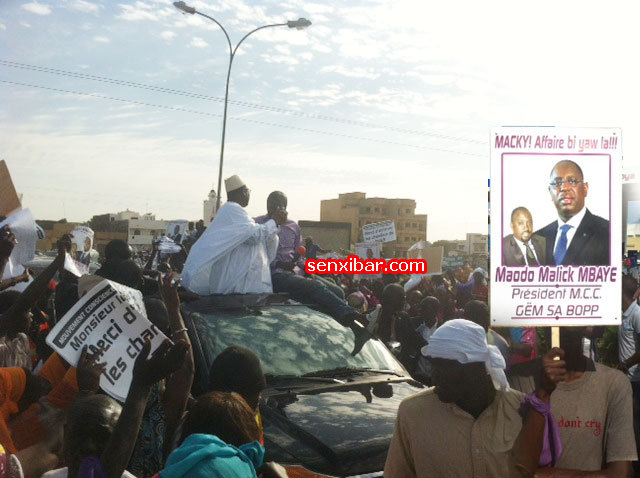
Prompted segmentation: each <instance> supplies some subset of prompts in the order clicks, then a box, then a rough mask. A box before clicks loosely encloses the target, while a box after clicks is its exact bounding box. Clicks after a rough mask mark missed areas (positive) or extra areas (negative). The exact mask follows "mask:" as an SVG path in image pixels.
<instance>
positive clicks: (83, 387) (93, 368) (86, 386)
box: [76, 345, 107, 393]
mask: <svg viewBox="0 0 640 478" xmlns="http://www.w3.org/2000/svg"><path fill="white" fill-rule="evenodd" d="M100 355H101V354H100V352H96V353H93V354H92V353H90V352H88V351H87V346H86V345H85V346H84V347H83V348H82V354H81V355H80V360H78V366H77V370H76V380H77V382H78V390H80V391H81V392H89V393H96V392H97V391H98V388H99V387H100V375H102V373H103V372H104V371H105V369H106V367H107V364H106V363H104V362H98V359H99V358H100Z"/></svg>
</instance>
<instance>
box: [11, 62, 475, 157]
mask: <svg viewBox="0 0 640 478" xmlns="http://www.w3.org/2000/svg"><path fill="white" fill-rule="evenodd" d="M0 65H2V66H6V67H10V68H19V69H23V70H31V71H37V72H40V73H48V74H53V75H60V76H67V77H71V78H79V79H83V80H91V81H98V82H102V83H109V84H113V85H119V86H129V87H132V88H139V89H145V90H150V91H156V92H159V93H167V94H172V95H179V96H186V97H188V98H196V99H201V100H206V101H216V102H219V103H222V102H224V98H218V97H215V96H208V95H202V94H200V93H193V92H188V91H182V90H175V89H171V88H163V87H160V86H154V85H145V84H143V83H135V82H132V81H127V80H118V79H115V78H108V77H104V76H96V75H89V74H87V73H77V72H73V71H68V70H61V69H57V68H49V67H44V66H38V65H29V64H27V63H18V62H15V61H8V60H0ZM229 103H231V104H233V105H236V106H242V107H246V108H253V109H259V110H263V111H269V112H272V113H279V114H286V115H290V116H299V117H303V118H309V119H316V120H322V121H330V122H334V123H343V124H348V125H352V126H361V127H365V128H376V129H386V130H389V131H393V132H396V133H404V134H411V135H417V136H428V137H432V138H438V139H444V140H448V141H455V142H466V143H473V144H481V145H486V142H485V141H478V140H475V139H470V138H461V137H456V136H450V135H445V134H440V133H433V132H429V131H420V130H412V129H406V128H398V127H395V126H385V125H377V124H370V123H367V122H364V121H355V120H347V119H342V118H336V117H333V116H326V115H319V114H313V113H305V112H303V111H295V110H290V109H286V108H280V107H276V106H266V105H260V104H256V103H250V102H247V101H238V100H229Z"/></svg>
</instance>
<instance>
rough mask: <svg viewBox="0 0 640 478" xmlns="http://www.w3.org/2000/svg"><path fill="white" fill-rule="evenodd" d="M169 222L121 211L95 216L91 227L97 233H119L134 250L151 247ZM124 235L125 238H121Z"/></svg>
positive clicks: (90, 224)
mask: <svg viewBox="0 0 640 478" xmlns="http://www.w3.org/2000/svg"><path fill="white" fill-rule="evenodd" d="M168 224H169V221H164V220H159V219H156V217H155V216H154V215H153V214H150V213H147V214H142V215H141V214H140V213H138V212H136V211H130V210H128V209H127V210H126V211H121V212H119V213H117V214H101V215H99V216H93V217H92V218H91V221H89V227H91V229H93V230H94V231H95V233H96V235H97V234H98V232H112V233H118V239H120V238H121V239H123V240H125V241H127V243H128V244H129V245H130V246H132V247H133V248H134V249H141V248H146V247H147V246H150V245H151V243H152V242H153V240H154V239H156V238H157V237H159V236H161V235H163V234H164V233H165V231H166V230H167V225H168ZM123 233H124V237H120V236H121V235H122V234H123Z"/></svg>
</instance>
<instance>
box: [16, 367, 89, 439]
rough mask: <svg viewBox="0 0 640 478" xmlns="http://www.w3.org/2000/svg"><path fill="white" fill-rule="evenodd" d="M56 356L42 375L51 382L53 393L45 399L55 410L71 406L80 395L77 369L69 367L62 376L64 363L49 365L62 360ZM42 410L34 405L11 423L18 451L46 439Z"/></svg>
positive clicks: (44, 368) (39, 406)
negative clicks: (78, 394)
mask: <svg viewBox="0 0 640 478" xmlns="http://www.w3.org/2000/svg"><path fill="white" fill-rule="evenodd" d="M55 355H57V354H53V355H52V356H51V357H50V358H49V360H47V362H46V363H45V366H44V367H43V369H42V371H41V375H42V376H43V377H45V378H46V379H47V380H49V381H50V382H51V386H52V387H53V389H52V390H51V392H49V394H48V395H47V396H46V397H45V401H46V402H48V403H49V404H50V405H51V406H53V407H55V408H58V409H65V408H67V407H68V406H69V405H71V402H73V399H74V398H75V396H76V394H77V393H78V382H77V379H76V369H75V367H69V369H68V370H67V371H66V372H65V373H64V374H63V375H62V376H60V373H61V372H63V371H64V366H63V365H62V362H60V363H58V364H49V361H50V360H51V359H53V362H57V361H60V360H62V359H61V358H60V357H59V356H58V357H54V356H55ZM47 364H49V366H47ZM41 410H42V405H41V404H40V403H34V404H33V405H31V406H30V407H29V408H28V409H27V410H25V411H24V412H23V413H21V414H20V415H19V416H17V417H16V418H15V419H14V420H13V422H12V423H11V431H12V433H13V440H14V443H15V446H16V448H17V449H18V450H23V449H25V448H27V447H30V446H31V445H35V444H36V443H38V442H39V441H41V440H42V439H44V434H45V430H44V427H43V424H42V421H41V417H40V411H41Z"/></svg>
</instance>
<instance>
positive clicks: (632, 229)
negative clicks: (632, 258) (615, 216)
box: [625, 223, 640, 252]
mask: <svg viewBox="0 0 640 478" xmlns="http://www.w3.org/2000/svg"><path fill="white" fill-rule="evenodd" d="M626 246H627V250H626V251H625V252H627V251H640V223H635V224H627V241H626Z"/></svg>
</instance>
